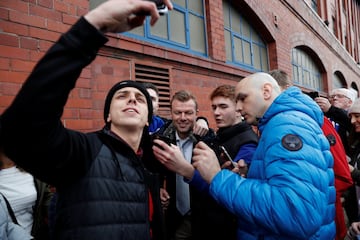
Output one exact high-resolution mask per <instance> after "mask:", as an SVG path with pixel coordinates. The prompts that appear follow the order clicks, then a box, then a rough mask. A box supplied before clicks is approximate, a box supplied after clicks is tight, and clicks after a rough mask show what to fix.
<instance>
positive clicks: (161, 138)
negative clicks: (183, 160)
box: [151, 134, 171, 149]
mask: <svg viewBox="0 0 360 240" xmlns="http://www.w3.org/2000/svg"><path fill="white" fill-rule="evenodd" d="M155 139H159V140H162V141H164V142H165V143H166V144H167V145H169V146H171V139H170V138H169V137H166V136H164V135H160V134H153V135H151V140H152V143H153V144H154V145H155V146H157V147H159V148H161V149H163V148H162V147H161V146H160V145H159V144H157V143H155V142H154V140H155Z"/></svg>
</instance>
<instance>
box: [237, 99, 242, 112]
mask: <svg viewBox="0 0 360 240" xmlns="http://www.w3.org/2000/svg"><path fill="white" fill-rule="evenodd" d="M236 111H239V112H241V111H242V103H241V101H237V102H236Z"/></svg>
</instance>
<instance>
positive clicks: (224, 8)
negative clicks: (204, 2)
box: [222, 1, 230, 28]
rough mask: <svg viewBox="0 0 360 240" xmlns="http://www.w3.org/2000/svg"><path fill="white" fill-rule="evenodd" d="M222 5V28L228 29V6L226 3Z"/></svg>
mask: <svg viewBox="0 0 360 240" xmlns="http://www.w3.org/2000/svg"><path fill="white" fill-rule="evenodd" d="M222 3H223V14H224V26H225V28H230V14H229V5H228V3H227V2H226V1H222Z"/></svg>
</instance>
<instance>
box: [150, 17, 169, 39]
mask: <svg viewBox="0 0 360 240" xmlns="http://www.w3.org/2000/svg"><path fill="white" fill-rule="evenodd" d="M166 18H167V17H161V18H160V19H159V20H158V21H157V22H156V24H155V26H154V27H152V28H150V33H151V35H154V36H157V37H161V38H165V39H168V32H167V20H166Z"/></svg>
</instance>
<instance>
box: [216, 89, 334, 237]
mask: <svg viewBox="0 0 360 240" xmlns="http://www.w3.org/2000/svg"><path fill="white" fill-rule="evenodd" d="M322 124H323V114H322V112H321V110H320V109H319V107H318V106H317V104H316V103H315V102H314V101H313V100H312V99H310V98H309V97H308V96H305V95H304V94H302V93H301V91H300V89H298V88H296V87H291V88H289V89H288V90H286V91H285V92H283V93H282V94H281V95H280V96H278V97H277V98H276V99H275V101H274V102H273V104H272V105H271V106H270V108H269V109H268V110H267V112H266V113H265V114H264V116H263V118H262V119H261V120H260V122H259V130H260V132H261V138H260V142H259V145H258V148H257V150H256V152H255V155H254V157H253V160H252V163H251V167H250V169H249V172H248V178H247V179H245V178H242V177H240V176H239V175H237V174H234V173H232V172H230V171H227V170H223V171H220V172H219V173H218V174H217V175H216V176H215V177H214V179H213V181H212V182H211V185H210V193H211V194H212V195H213V197H214V198H215V199H216V200H217V201H219V202H221V204H223V205H225V206H226V207H227V208H228V209H229V210H230V211H231V212H233V213H235V214H236V216H237V217H238V239H247V240H252V239H292V240H293V239H306V240H309V239H324V240H325V239H326V240H329V239H334V236H335V223H334V216H335V204H334V203H335V188H334V173H333V170H332V166H333V158H332V155H331V153H330V150H329V149H330V148H329V142H328V141H327V139H326V138H325V137H324V135H323V133H322V130H321V126H322ZM289 134H290V135H289ZM291 134H292V135H291Z"/></svg>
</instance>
